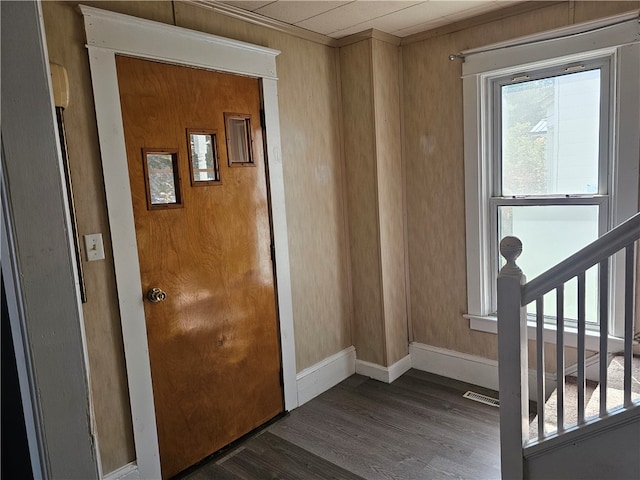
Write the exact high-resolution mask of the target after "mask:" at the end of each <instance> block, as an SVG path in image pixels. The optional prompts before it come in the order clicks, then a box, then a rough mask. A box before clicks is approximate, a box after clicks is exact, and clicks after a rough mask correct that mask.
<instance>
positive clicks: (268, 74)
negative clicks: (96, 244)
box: [80, 5, 298, 478]
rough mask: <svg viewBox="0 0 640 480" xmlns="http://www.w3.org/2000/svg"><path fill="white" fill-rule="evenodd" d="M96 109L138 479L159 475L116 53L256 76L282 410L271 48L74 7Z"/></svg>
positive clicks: (288, 329) (287, 364)
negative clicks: (79, 14) (273, 267)
mask: <svg viewBox="0 0 640 480" xmlns="http://www.w3.org/2000/svg"><path fill="white" fill-rule="evenodd" d="M80 10H81V12H82V15H83V16H84V24H85V31H86V34H87V49H88V50H89V62H90V67H91V80H92V84H93V96H94V101H95V108H96V119H97V124H98V134H99V137H100V150H101V155H102V169H103V173H104V184H105V191H106V198H107V207H108V213H109V226H110V228H111V240H112V245H113V259H114V265H115V274H116V283H117V291H118V301H119V306H120V316H121V322H122V336H123V339H124V353H125V360H126V366H127V374H128V382H129V395H130V401H131V415H132V421H133V435H134V443H135V449H136V463H137V466H138V469H139V474H140V476H141V477H142V478H159V477H160V475H161V474H160V458H159V453H158V438H157V431H156V417H155V409H154V403H153V390H152V385H151V370H150V365H149V351H148V346H147V330H146V325H145V317H144V307H143V298H142V285H141V280H140V269H139V263H138V250H137V246H136V235H135V225H134V218H133V206H132V202H131V190H130V186H129V173H128V168H127V156H126V150H125V142H124V130H123V125H122V114H121V109H120V94H119V90H118V78H117V72H116V63H115V56H116V54H123V55H128V56H134V57H138V58H145V59H152V60H158V61H162V62H168V63H172V64H179V65H187V66H196V67H201V68H205V69H210V70H217V71H222V72H229V73H237V74H242V75H247V76H251V77H255V78H259V79H260V80H261V84H262V96H263V102H264V111H265V127H266V137H267V161H268V165H269V178H268V181H269V189H270V195H271V215H272V222H273V234H274V242H275V254H276V277H277V296H278V313H279V322H280V343H281V349H282V374H283V383H284V400H285V410H291V409H293V408H295V407H297V406H298V398H297V388H296V364H295V344H294V337H293V309H292V301H291V278H290V270H289V246H288V238H287V221H286V215H285V197H284V178H283V172H282V156H281V148H280V124H279V117H278V115H279V113H278V97H277V86H276V83H277V79H276V64H275V57H276V56H277V55H278V54H279V53H280V52H278V51H277V50H271V49H268V48H264V47H260V46H256V45H251V44H248V43H244V42H239V41H235V40H229V39H226V38H222V37H217V36H214V35H209V34H205V33H201V32H196V31H193V30H187V29H184V28H180V27H174V26H172V25H166V24H163V23H158V22H152V21H149V20H142V19H139V18H136V17H131V16H128V15H122V14H117V13H113V12H108V11H104V10H99V9H96V8H92V7H87V6H83V5H81V6H80Z"/></svg>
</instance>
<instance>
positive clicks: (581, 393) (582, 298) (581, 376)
mask: <svg viewBox="0 0 640 480" xmlns="http://www.w3.org/2000/svg"><path fill="white" fill-rule="evenodd" d="M585 305H586V276H585V273H584V272H581V273H579V274H578V349H577V354H578V380H577V382H578V425H580V424H582V423H584V407H585V401H584V399H585V388H586V372H585V361H586V358H585V356H586V354H587V349H586V345H585V337H586V330H587V320H586V315H585V310H586V308H585Z"/></svg>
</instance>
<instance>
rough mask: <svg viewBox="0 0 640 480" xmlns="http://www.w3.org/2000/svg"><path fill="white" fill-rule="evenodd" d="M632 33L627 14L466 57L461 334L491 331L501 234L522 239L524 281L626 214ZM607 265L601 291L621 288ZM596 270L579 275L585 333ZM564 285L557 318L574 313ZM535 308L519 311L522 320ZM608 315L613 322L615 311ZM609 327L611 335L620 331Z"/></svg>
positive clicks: (630, 193)
mask: <svg viewBox="0 0 640 480" xmlns="http://www.w3.org/2000/svg"><path fill="white" fill-rule="evenodd" d="M580 29H582V30H580ZM574 33H581V34H580V35H574ZM637 35H638V21H637V19H636V20H632V21H620V22H619V23H617V24H615V25H602V24H599V25H586V26H581V27H580V26H578V27H572V29H571V31H564V32H550V33H549V35H548V36H546V37H545V38H543V39H541V40H540V41H535V42H533V41H532V40H531V39H529V40H527V39H521V40H519V41H518V42H516V43H517V45H514V46H505V45H500V46H496V47H495V48H493V47H492V48H488V49H486V50H485V51H483V52H468V53H467V57H466V58H465V63H464V64H463V74H464V75H463V88H464V108H465V190H466V224H467V291H468V306H469V315H468V317H470V318H471V319H472V322H471V326H472V328H479V329H481V330H485V331H495V321H493V322H492V323H493V325H490V324H488V323H487V322H486V320H487V319H488V318H490V317H492V316H494V315H495V311H496V287H495V286H496V277H497V272H498V270H499V268H500V266H501V265H502V261H503V259H501V258H500V257H499V253H498V244H499V241H500V239H501V238H503V237H504V236H506V235H515V236H517V237H519V238H520V239H521V240H522V242H523V253H522V255H521V257H520V258H519V259H518V265H519V266H520V267H521V268H522V270H523V272H524V273H525V275H526V276H527V279H529V280H530V279H532V278H534V277H536V276H537V275H539V274H541V273H543V272H544V271H546V270H547V269H548V268H550V267H551V266H553V265H555V264H556V263H558V262H559V261H561V260H563V259H564V258H566V257H567V256H569V255H571V254H572V253H575V252H576V251H578V250H579V249H580V248H582V247H584V246H586V245H587V244H589V243H590V242H592V241H593V240H595V239H596V238H597V237H599V236H600V235H602V234H603V233H605V232H606V231H607V230H609V229H610V228H612V227H613V226H615V225H617V224H619V223H620V222H622V221H624V220H626V219H627V218H629V217H630V216H631V215H633V214H634V213H635V212H636V211H637V207H638V186H637V184H638V162H639V153H638V143H639V133H638V132H639V130H640V119H639V116H640V113H639V111H640V108H639V105H638V84H637V78H638V70H639V66H638V63H639V62H638V57H639V56H640V55H639V49H638V45H637V43H636V44H633V45H630V44H632V43H633V42H634V40H633V38H634V37H636V36H637ZM627 38H628V40H626V39H627ZM536 40H537V39H536ZM620 45H622V46H620ZM623 119H624V121H623ZM615 263H616V262H615V261H614V265H613V274H612V275H611V277H612V280H611V282H612V285H611V286H610V288H611V289H612V291H613V288H614V285H615V282H616V281H620V280H617V279H616V268H615ZM596 275H597V267H594V268H592V269H591V271H589V272H588V273H587V289H588V290H587V317H588V321H589V322H590V324H592V325H594V326H595V325H597V323H598V318H597V315H598V308H597V298H598V296H597V280H596V279H597V277H596ZM571 288H573V289H574V291H575V289H576V286H575V281H574V285H573V287H572V286H571V284H569V285H568V286H567V291H566V293H565V317H567V320H569V319H570V318H577V312H576V306H575V300H573V302H574V304H573V305H572V300H571V299H575V294H574V293H572V292H571ZM553 295H554V294H550V295H549V297H552V296H553ZM545 305H546V306H547V307H545V315H548V316H550V317H553V316H554V315H555V312H554V311H553V308H555V307H554V305H555V299H554V298H548V299H547V298H545ZM613 308H614V310H615V302H614V307H613ZM534 311H535V305H530V306H529V307H528V313H530V314H531V313H533V312H534ZM610 317H611V318H616V316H615V314H614V312H612V314H611V315H610ZM613 322H614V323H613V324H612V325H610V328H611V332H612V333H613V334H614V335H615V334H616V332H620V330H619V328H620V326H618V325H617V324H615V320H614V321H613Z"/></svg>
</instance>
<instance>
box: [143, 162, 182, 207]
mask: <svg viewBox="0 0 640 480" xmlns="http://www.w3.org/2000/svg"><path fill="white" fill-rule="evenodd" d="M146 162H147V172H148V175H149V177H148V188H149V194H150V203H151V205H167V204H175V203H179V199H178V196H177V192H176V177H177V174H176V172H175V170H174V168H175V166H176V162H175V158H174V154H172V153H147V154H146Z"/></svg>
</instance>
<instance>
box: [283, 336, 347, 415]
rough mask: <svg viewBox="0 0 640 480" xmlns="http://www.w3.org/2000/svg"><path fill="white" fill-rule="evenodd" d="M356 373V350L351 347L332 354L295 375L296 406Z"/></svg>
mask: <svg viewBox="0 0 640 480" xmlns="http://www.w3.org/2000/svg"><path fill="white" fill-rule="evenodd" d="M355 371H356V349H355V348H354V347H353V346H351V347H348V348H345V349H344V350H342V351H340V352H338V353H334V354H333V355H331V356H330V357H327V358H325V359H324V360H322V361H321V362H318V363H316V364H315V365H312V366H310V367H308V368H305V369H304V370H302V371H301V372H300V373H298V374H297V375H296V382H297V386H298V406H301V405H304V404H305V403H307V402H308V401H309V400H311V399H312V398H314V397H317V396H318V395H320V394H321V393H323V392H325V391H327V390H329V389H330V388H331V387H333V386H335V385H337V384H338V383H340V382H341V381H343V380H344V379H346V378H348V377H350V376H351V375H353V374H354V373H355Z"/></svg>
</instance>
